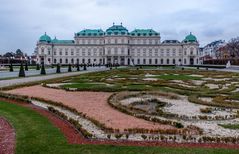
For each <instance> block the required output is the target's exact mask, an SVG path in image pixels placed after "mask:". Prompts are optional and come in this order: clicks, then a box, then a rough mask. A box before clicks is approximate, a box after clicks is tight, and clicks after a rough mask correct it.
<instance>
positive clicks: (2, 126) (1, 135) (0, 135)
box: [0, 117, 16, 154]
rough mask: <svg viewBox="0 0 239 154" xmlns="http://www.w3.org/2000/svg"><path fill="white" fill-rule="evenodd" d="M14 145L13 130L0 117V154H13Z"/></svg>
mask: <svg viewBox="0 0 239 154" xmlns="http://www.w3.org/2000/svg"><path fill="white" fill-rule="evenodd" d="M15 144H16V138H15V130H14V129H13V127H12V126H11V125H10V124H9V123H8V122H7V120H6V119H5V118H2V117H0V154H13V153H14V152H15Z"/></svg>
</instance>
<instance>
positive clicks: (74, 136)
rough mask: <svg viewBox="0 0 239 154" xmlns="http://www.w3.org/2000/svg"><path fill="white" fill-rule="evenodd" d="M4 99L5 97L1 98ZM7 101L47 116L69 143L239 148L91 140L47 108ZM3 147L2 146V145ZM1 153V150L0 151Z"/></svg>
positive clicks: (229, 145) (221, 145)
mask: <svg viewBox="0 0 239 154" xmlns="http://www.w3.org/2000/svg"><path fill="white" fill-rule="evenodd" d="M1 100H4V99H1ZM4 101H7V102H11V103H15V104H18V105H21V106H24V107H27V108H31V109H33V110H34V111H36V112H38V113H40V114H41V115H43V116H45V117H47V118H48V119H49V120H50V122H51V123H52V124H53V125H55V126H56V127H58V128H59V129H60V130H61V132H62V133H63V134H64V136H65V137H66V139H67V141H68V143H70V144H97V145H107V144H108V145H118V146H119V145H123V146H165V147H186V148H227V149H228V148H230V149H239V145H231V144H195V143H184V144H182V143H166V142H157V141H154V142H151V141H110V140H89V139H86V138H84V137H83V136H82V135H81V134H79V133H78V132H77V131H76V129H75V128H74V127H72V126H71V125H70V124H69V123H68V122H66V121H64V120H62V119H60V118H59V117H57V116H56V115H54V114H52V113H50V112H48V111H47V110H45V109H42V108H39V107H36V106H34V105H32V104H24V103H17V102H14V101H9V100H4ZM0 148H1V146H0ZM0 154H2V153H1V151H0Z"/></svg>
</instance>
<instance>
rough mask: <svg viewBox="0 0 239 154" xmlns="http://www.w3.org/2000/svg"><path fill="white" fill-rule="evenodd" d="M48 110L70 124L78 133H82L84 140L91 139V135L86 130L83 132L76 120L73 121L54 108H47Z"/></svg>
mask: <svg viewBox="0 0 239 154" xmlns="http://www.w3.org/2000/svg"><path fill="white" fill-rule="evenodd" d="M48 110H49V111H50V112H52V113H54V114H56V115H58V116H59V117H61V118H62V119H64V120H66V121H68V122H69V123H71V124H72V125H73V126H74V127H75V128H76V129H77V130H78V131H80V132H81V133H82V135H83V136H84V137H86V138H92V136H93V135H92V134H91V133H89V132H88V131H87V130H85V129H84V128H83V127H82V125H81V124H79V122H78V121H77V120H74V119H72V118H68V117H67V116H66V115H65V114H64V113H62V112H60V111H58V110H56V109H55V108H53V107H51V106H49V107H48Z"/></svg>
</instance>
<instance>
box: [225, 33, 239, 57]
mask: <svg viewBox="0 0 239 154" xmlns="http://www.w3.org/2000/svg"><path fill="white" fill-rule="evenodd" d="M227 49H228V52H229V55H230V58H232V59H238V58H239V37H236V38H232V39H231V40H230V41H229V42H228V44H227Z"/></svg>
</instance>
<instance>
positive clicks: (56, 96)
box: [8, 85, 174, 131]
mask: <svg viewBox="0 0 239 154" xmlns="http://www.w3.org/2000/svg"><path fill="white" fill-rule="evenodd" d="M8 93H12V94H18V95H26V96H30V97H38V98H43V99H46V100H52V101H55V102H61V103H63V104H65V105H67V106H69V107H72V108H75V109H77V110H78V111H79V112H82V113H85V114H86V115H87V116H89V117H91V118H93V119H95V120H97V121H99V122H100V123H104V124H105V125H106V127H109V128H114V129H119V130H120V131H123V130H124V129H129V128H144V129H173V128H174V127H172V126H170V125H161V124H158V123H153V122H149V121H146V120H143V119H138V118H136V117H133V116H130V115H127V114H124V113H122V112H120V111H118V110H116V109H114V108H112V107H111V106H110V105H109V104H108V102H107V99H108V98H109V96H110V95H112V93H106V92H71V91H65V90H61V89H52V88H46V87H42V86H40V85H38V86H31V87H24V88H19V89H14V90H10V91H8Z"/></svg>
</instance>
